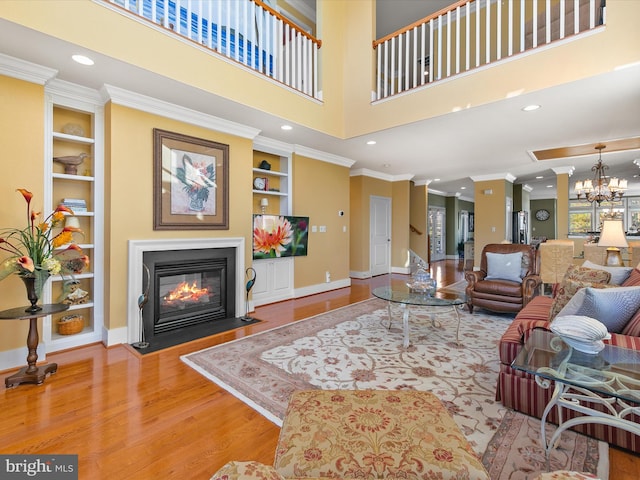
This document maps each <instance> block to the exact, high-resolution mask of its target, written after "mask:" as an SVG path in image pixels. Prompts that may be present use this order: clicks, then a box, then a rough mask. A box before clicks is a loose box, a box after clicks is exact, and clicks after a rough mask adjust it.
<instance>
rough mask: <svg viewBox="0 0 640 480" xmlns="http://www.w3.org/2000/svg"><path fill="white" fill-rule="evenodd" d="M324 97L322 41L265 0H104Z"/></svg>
mask: <svg viewBox="0 0 640 480" xmlns="http://www.w3.org/2000/svg"><path fill="white" fill-rule="evenodd" d="M102 1H103V2H105V3H109V4H112V5H115V6H116V7H118V9H119V10H124V11H126V12H127V13H128V14H133V15H135V16H136V17H139V18H141V19H144V20H146V21H149V22H152V23H153V24H155V25H156V26H158V27H161V28H163V29H166V30H167V31H170V32H171V33H173V34H176V35H180V36H181V37H183V38H186V39H188V40H190V41H193V42H196V43H198V44H199V45H201V46H203V47H205V48H207V49H209V50H211V51H213V52H216V53H217V54H220V55H223V56H224V57H225V58H226V59H229V60H232V61H234V62H237V63H239V64H241V65H244V66H245V67H248V68H250V69H252V70H254V71H256V72H258V73H260V74H262V75H265V76H267V77H269V78H271V79H273V80H275V81H277V82H279V83H282V84H284V85H287V86H289V87H291V88H293V89H294V90H297V91H298V92H301V93H303V94H305V95H308V96H311V97H313V98H316V99H320V92H321V90H320V88H319V86H318V49H319V48H320V46H321V42H320V41H319V40H317V39H316V38H314V37H313V36H311V35H310V34H308V33H307V32H305V31H303V30H301V29H300V28H299V27H297V26H296V25H295V24H294V23H292V22H290V21H289V20H288V19H286V18H285V17H283V16H282V15H280V14H279V13H278V12H276V11H275V10H273V9H272V8H270V7H269V6H267V5H265V4H264V3H262V2H261V1H260V0H244V1H240V0H102Z"/></svg>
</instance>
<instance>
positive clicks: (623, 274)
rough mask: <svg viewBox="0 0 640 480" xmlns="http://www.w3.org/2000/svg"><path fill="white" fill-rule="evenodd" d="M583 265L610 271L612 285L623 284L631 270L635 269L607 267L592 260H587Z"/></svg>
mask: <svg viewBox="0 0 640 480" xmlns="http://www.w3.org/2000/svg"><path fill="white" fill-rule="evenodd" d="M582 266H583V267H585V268H593V269H595V270H604V271H605V272H609V273H610V274H611V280H609V283H610V284H612V285H622V284H623V282H624V281H625V280H626V279H627V278H629V275H631V271H632V270H633V268H631V267H607V266H605V265H598V264H597V263H593V262H590V261H589V260H585V262H584V263H583V264H582Z"/></svg>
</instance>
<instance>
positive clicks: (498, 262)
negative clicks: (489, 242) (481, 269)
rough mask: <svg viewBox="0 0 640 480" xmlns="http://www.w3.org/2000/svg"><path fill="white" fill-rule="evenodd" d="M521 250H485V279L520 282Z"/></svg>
mask: <svg viewBox="0 0 640 480" xmlns="http://www.w3.org/2000/svg"><path fill="white" fill-rule="evenodd" d="M521 269H522V252H515V253H490V252H487V276H486V277H485V280H511V281H512V282H518V283H522V277H521V276H520V274H521V273H522V272H521Z"/></svg>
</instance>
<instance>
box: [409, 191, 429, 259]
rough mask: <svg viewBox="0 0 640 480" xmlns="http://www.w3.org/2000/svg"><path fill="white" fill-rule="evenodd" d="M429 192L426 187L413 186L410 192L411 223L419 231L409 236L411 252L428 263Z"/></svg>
mask: <svg viewBox="0 0 640 480" xmlns="http://www.w3.org/2000/svg"><path fill="white" fill-rule="evenodd" d="M428 198H429V195H428V192H427V186H426V185H415V184H413V183H412V184H411V191H410V207H409V221H410V223H411V225H413V226H414V227H415V228H416V229H417V230H418V231H420V232H421V233H422V234H418V233H416V232H411V234H410V236H409V245H410V247H411V250H413V251H414V252H416V253H417V254H418V255H420V257H422V259H423V260H424V261H426V262H428V261H429V245H428V241H427V238H428V235H427V231H428V230H427V210H428V208H429V204H428Z"/></svg>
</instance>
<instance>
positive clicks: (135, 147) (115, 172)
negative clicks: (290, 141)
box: [105, 105, 253, 329]
mask: <svg viewBox="0 0 640 480" xmlns="http://www.w3.org/2000/svg"><path fill="white" fill-rule="evenodd" d="M108 110H110V113H109V115H108V118H109V124H108V128H109V130H110V132H111V134H110V138H107V139H106V143H107V144H109V145H110V159H109V161H108V163H107V172H108V173H107V176H108V177H110V185H111V188H110V190H109V191H107V192H106V194H105V197H106V198H105V203H106V205H107V208H108V209H110V211H111V216H110V217H107V219H106V221H107V223H108V224H109V229H108V230H109V234H108V237H107V238H106V245H105V247H106V250H107V251H109V252H110V261H109V263H108V264H107V265H105V271H106V272H107V274H106V277H107V278H106V279H105V280H106V282H105V284H106V286H107V289H108V290H109V292H110V295H109V296H106V297H105V299H106V300H105V303H106V304H107V310H108V312H109V316H108V317H107V318H105V323H106V325H107V326H108V328H110V329H112V328H116V327H123V326H125V325H126V318H127V305H126V302H127V291H126V285H124V284H123V279H125V278H127V262H128V259H127V256H128V240H136V239H160V238H206V237H245V238H246V239H247V240H248V239H250V238H251V215H252V213H253V212H252V195H251V178H252V171H251V169H252V167H253V143H252V141H251V140H249V139H244V138H239V137H235V136H232V135H228V134H224V133H220V132H216V131H212V130H207V129H205V128H202V127H196V126H193V125H188V124H185V123H183V122H180V121H176V120H171V119H168V118H165V117H160V116H157V115H152V114H149V113H145V112H141V111H138V110H134V109H131V108H128V107H123V106H120V105H111V106H110V107H109V108H108ZM154 128H160V129H163V130H169V131H171V132H177V133H181V134H185V135H190V136H194V137H198V138H203V139H207V140H212V141H215V142H219V143H224V144H226V145H229V229H228V230H201V231H198V230H192V231H189V230H176V231H155V230H153V129H154ZM247 245H248V247H247V251H246V252H245V264H246V265H249V264H250V263H251V257H250V250H249V247H250V242H249V241H247Z"/></svg>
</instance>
